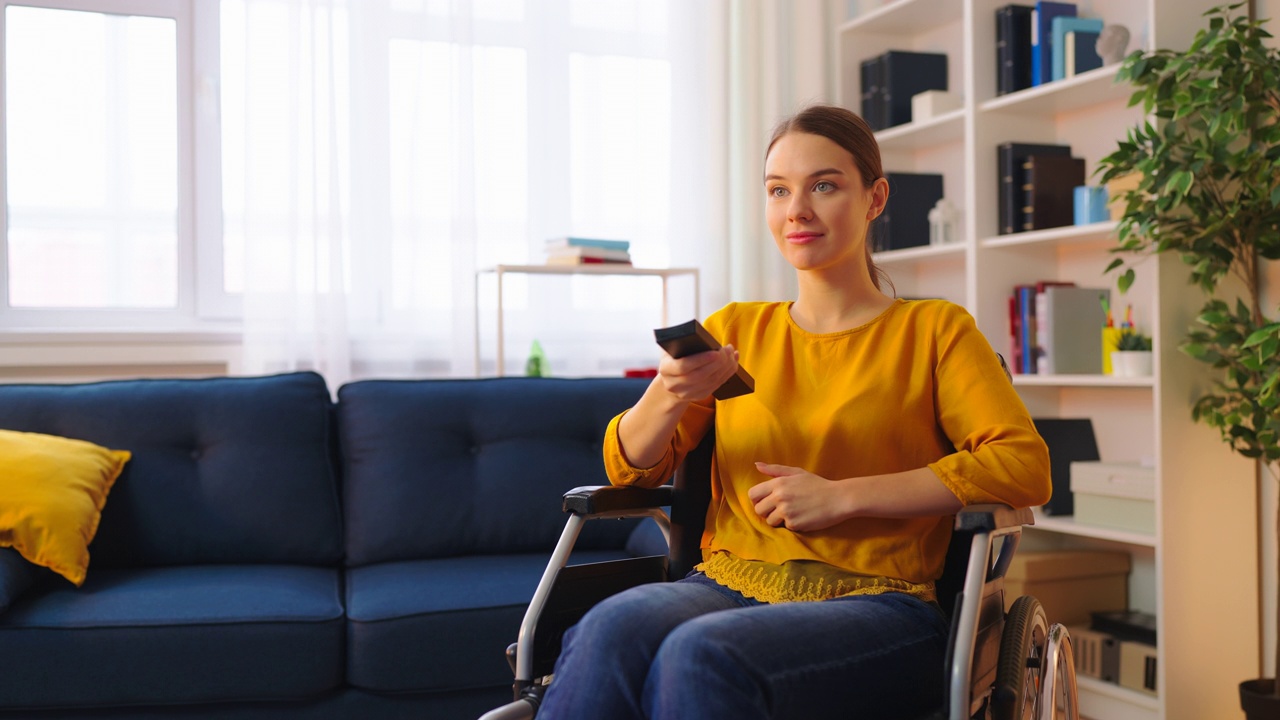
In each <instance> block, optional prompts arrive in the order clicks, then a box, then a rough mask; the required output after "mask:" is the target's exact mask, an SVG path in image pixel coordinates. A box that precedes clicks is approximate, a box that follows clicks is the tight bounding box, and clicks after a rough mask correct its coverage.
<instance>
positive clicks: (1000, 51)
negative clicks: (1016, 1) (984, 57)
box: [996, 5, 1035, 95]
mask: <svg viewBox="0 0 1280 720" xmlns="http://www.w3.org/2000/svg"><path fill="white" fill-rule="evenodd" d="M1033 10H1035V8H1033V7H1032V6H1030V5H1005V6H1003V7H1001V8H999V9H997V10H996V95H1007V94H1009V93H1011V92H1017V91H1019V90H1025V89H1027V88H1029V87H1031V13H1032V11H1033Z"/></svg>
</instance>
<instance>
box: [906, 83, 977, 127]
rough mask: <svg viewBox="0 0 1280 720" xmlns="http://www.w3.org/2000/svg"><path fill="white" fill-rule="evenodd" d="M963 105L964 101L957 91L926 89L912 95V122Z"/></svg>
mask: <svg viewBox="0 0 1280 720" xmlns="http://www.w3.org/2000/svg"><path fill="white" fill-rule="evenodd" d="M963 105H964V101H963V100H961V99H960V96H959V95H958V94H956V93H953V92H947V91H946V90H925V91H924V92H922V93H919V94H917V95H912V96H911V122H920V121H922V120H928V119H929V118H933V117H937V116H939V115H942V114H943V113H949V112H951V111H952V110H959V109H960V108H961V106H963Z"/></svg>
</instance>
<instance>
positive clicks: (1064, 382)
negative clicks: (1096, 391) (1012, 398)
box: [1013, 375, 1156, 388]
mask: <svg viewBox="0 0 1280 720" xmlns="http://www.w3.org/2000/svg"><path fill="white" fill-rule="evenodd" d="M1013 384H1014V385H1022V386H1027V387H1033V386H1034V387H1064V388H1066V387H1121V388H1123V387H1131V388H1149V387H1155V384H1156V383H1155V378H1151V377H1116V376H1114V375H1014V376H1013Z"/></svg>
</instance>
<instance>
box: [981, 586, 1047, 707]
mask: <svg viewBox="0 0 1280 720" xmlns="http://www.w3.org/2000/svg"><path fill="white" fill-rule="evenodd" d="M1048 635H1049V622H1048V619H1047V618H1046V616H1045V614H1044V608H1042V607H1041V606H1040V601H1039V600H1037V599H1035V598H1033V597H1031V596H1029V595H1025V596H1023V597H1020V598H1018V599H1017V600H1015V601H1014V602H1013V607H1011V608H1010V609H1009V613H1008V615H1006V616H1005V621H1004V633H1003V634H1002V635H1001V637H1000V659H999V660H1000V661H999V665H998V667H997V668H996V685H995V688H994V690H993V692H992V693H991V716H992V718H993V720H1039V718H1040V717H1042V715H1041V711H1040V707H1039V705H1040V687H1041V683H1042V682H1043V679H1044V656H1045V644H1046V642H1047V638H1048Z"/></svg>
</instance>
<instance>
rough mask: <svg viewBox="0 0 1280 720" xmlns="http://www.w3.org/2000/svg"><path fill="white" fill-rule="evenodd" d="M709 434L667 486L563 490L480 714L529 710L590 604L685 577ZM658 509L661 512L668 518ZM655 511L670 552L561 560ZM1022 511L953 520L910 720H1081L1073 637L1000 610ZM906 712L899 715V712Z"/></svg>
mask: <svg viewBox="0 0 1280 720" xmlns="http://www.w3.org/2000/svg"><path fill="white" fill-rule="evenodd" d="M714 435H715V433H714V431H711V432H708V434H707V437H706V438H704V439H703V441H702V443H701V444H700V445H699V446H698V447H697V448H696V449H695V450H694V451H692V452H691V453H689V455H688V456H687V457H686V458H685V461H684V463H683V464H682V466H681V467H680V469H679V470H677V472H676V474H675V477H674V478H673V481H672V483H671V484H669V485H664V486H662V487H658V488H638V487H624V486H604V487H598V486H584V487H579V488H575V489H573V490H570V491H569V492H568V493H566V494H565V495H564V501H563V507H564V510H565V512H566V513H568V514H569V519H568V521H567V523H566V524H565V528H564V531H563V532H562V534H561V536H560V540H559V542H558V543H557V545H556V548H555V550H554V551H553V553H552V556H551V559H550V561H549V562H548V564H547V568H546V570H545V572H544V573H543V575H542V579H541V581H540V582H539V583H538V587H537V590H535V592H534V595H533V599H532V601H531V602H530V604H529V608H528V610H527V611H526V613H525V616H524V621H523V622H522V623H521V625H520V631H519V635H518V638H517V641H516V642H515V643H514V644H512V645H511V646H510V647H508V648H507V659H508V662H509V663H510V665H511V667H512V671H513V672H514V673H515V682H514V684H513V693H514V700H513V701H512V702H511V703H509V704H507V705H504V706H502V707H500V708H497V709H495V710H491V711H489V712H488V713H485V714H484V715H482V716H481V718H480V720H527V719H528V718H532V717H534V715H535V713H536V712H537V709H538V705H539V703H540V702H541V698H542V695H543V693H544V692H545V690H546V686H547V685H548V684H549V683H550V681H551V679H552V678H551V673H552V671H553V669H554V665H555V661H556V658H557V657H558V655H559V653H560V643H561V638H562V636H563V634H564V631H565V630H567V629H568V628H569V627H571V626H572V625H573V624H575V623H576V622H577V621H578V619H580V618H581V617H582V616H583V615H584V614H585V613H586V612H587V610H589V609H590V608H591V607H592V606H593V605H595V603H597V602H599V601H600V600H603V599H604V598H606V597H608V596H610V595H612V594H614V593H617V592H620V591H622V590H625V589H627V588H629V587H632V586H635V585H638V584H641V583H646V582H666V581H669V580H675V579H678V578H681V577H684V576H685V575H686V574H687V573H688V572H689V571H690V570H692V568H693V566H694V565H696V564H697V563H698V562H700V561H701V549H700V547H699V544H700V541H701V537H702V528H703V524H704V522H705V515H706V508H707V506H708V502H709V499H710V492H711V490H710V483H709V478H710V476H711V457H712V455H713V453H714V442H715V438H714ZM665 508H670V515H668V514H667V512H666V510H665ZM629 517H652V518H653V519H654V520H655V521H657V523H658V525H659V527H660V528H661V530H662V534H663V536H664V537H665V538H666V540H667V544H668V548H669V553H668V555H665V556H664V555H653V556H649V557H637V558H630V559H625V560H614V561H608V562H600V563H590V564H584V565H568V564H567V563H568V559H569V555H570V553H571V551H572V549H573V544H574V542H575V540H576V539H577V537H578V533H579V532H580V531H581V529H582V526H583V524H584V523H585V522H586V521H588V520H596V519H610V518H629ZM1033 523H1034V519H1033V517H1032V514H1031V511H1030V510H1028V509H1014V508H1011V507H1008V506H1005V505H974V506H969V507H966V508H964V509H962V510H961V511H960V512H959V513H958V514H957V515H956V517H955V527H954V532H953V534H952V538H951V543H950V545H949V546H948V550H947V556H946V563H945V566H944V570H943V574H942V577H941V579H940V580H939V581H938V583H937V592H938V602H939V603H940V604H941V605H942V607H944V608H948V607H950V608H952V610H951V613H950V620H951V632H950V636H949V638H948V644H947V653H946V657H947V667H945V668H940V669H939V671H940V672H945V673H946V700H945V704H944V707H941V708H938V709H937V710H936V711H935V712H933V713H931V714H929V715H927V716H925V717H924V718H919V719H917V720H1012V719H1014V718H1017V719H1018V720H1079V709H1078V704H1077V694H1076V675H1075V661H1074V657H1073V653H1072V646H1071V638H1070V635H1069V634H1068V632H1067V629H1066V628H1065V627H1064V626H1062V625H1061V624H1053V625H1050V624H1049V623H1048V620H1047V618H1046V616H1045V613H1044V610H1043V608H1042V607H1041V605H1040V602H1039V601H1038V600H1036V599H1035V598H1034V597H1032V596H1029V595H1027V596H1022V597H1019V598H1017V599H1016V600H1015V601H1014V602H1013V603H1012V605H1011V606H1009V610H1008V611H1007V612H1006V611H1005V607H1006V604H1005V593H1004V576H1005V572H1006V571H1007V570H1008V567H1009V563H1010V561H1011V560H1012V558H1013V554H1014V551H1015V550H1016V549H1017V546H1018V541H1019V539H1020V538H1021V531H1022V527H1023V526H1024V525H1031V524H1033ZM904 720H906V719H904Z"/></svg>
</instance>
